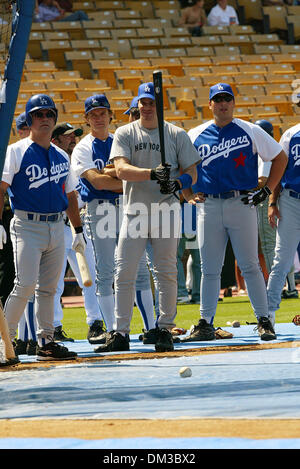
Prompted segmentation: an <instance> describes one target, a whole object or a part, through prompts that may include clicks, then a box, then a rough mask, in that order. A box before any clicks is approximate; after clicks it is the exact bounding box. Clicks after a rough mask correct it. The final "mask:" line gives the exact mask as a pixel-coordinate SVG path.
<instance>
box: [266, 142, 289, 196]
mask: <svg viewBox="0 0 300 469" xmlns="http://www.w3.org/2000/svg"><path fill="white" fill-rule="evenodd" d="M287 162H288V157H287V156H286V154H285V152H284V151H283V150H282V151H281V152H280V153H279V154H278V155H277V156H276V157H275V158H274V160H273V161H272V166H271V170H270V174H269V177H268V179H267V182H266V185H267V186H268V187H269V189H270V190H271V191H273V190H274V189H275V188H276V187H277V185H278V184H279V182H280V181H281V178H282V176H283V174H284V171H285V168H286V165H287Z"/></svg>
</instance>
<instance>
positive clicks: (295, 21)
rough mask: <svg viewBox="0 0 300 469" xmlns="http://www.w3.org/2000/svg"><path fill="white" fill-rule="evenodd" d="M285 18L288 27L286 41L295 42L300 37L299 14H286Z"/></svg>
mask: <svg viewBox="0 0 300 469" xmlns="http://www.w3.org/2000/svg"><path fill="white" fill-rule="evenodd" d="M299 6H300V5H299ZM285 19H286V23H287V28H288V43H289V44H295V42H298V41H299V39H300V14H299V15H288V16H286V18H285Z"/></svg>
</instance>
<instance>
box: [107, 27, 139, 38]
mask: <svg viewBox="0 0 300 469" xmlns="http://www.w3.org/2000/svg"><path fill="white" fill-rule="evenodd" d="M111 34H112V37H113V38H114V39H135V38H137V37H138V34H137V29H135V28H124V29H117V28H114V29H112V31H111Z"/></svg>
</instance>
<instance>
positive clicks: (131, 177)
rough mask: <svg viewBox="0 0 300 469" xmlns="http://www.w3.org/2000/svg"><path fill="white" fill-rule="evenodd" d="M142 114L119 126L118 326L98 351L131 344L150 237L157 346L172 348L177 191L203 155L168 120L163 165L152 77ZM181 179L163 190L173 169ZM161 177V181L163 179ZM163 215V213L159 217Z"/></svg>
mask: <svg viewBox="0 0 300 469" xmlns="http://www.w3.org/2000/svg"><path fill="white" fill-rule="evenodd" d="M138 107H139V110H140V116H141V117H140V119H139V120H136V121H134V122H131V123H129V124H126V125H124V126H122V127H119V128H118V129H117V130H116V132H115V135H114V140H113V144H112V149H111V158H110V159H111V160H112V161H113V163H114V165H115V168H116V174H117V176H118V177H119V178H120V179H122V180H123V183H124V216H123V220H122V225H121V229H120V236H119V242H118V248H117V269H116V279H115V297H116V300H115V303H116V308H115V316H116V324H115V330H114V331H112V332H111V333H110V334H109V336H108V337H107V341H106V343H105V345H103V346H99V348H98V349H97V351H99V352H110V351H115V350H129V340H128V334H129V332H130V322H131V317H132V311H133V303H134V281H135V277H136V272H137V267H138V264H139V261H140V258H141V256H142V255H143V253H144V251H145V249H146V246H147V242H148V240H149V239H150V241H151V244H152V248H153V263H154V267H155V271H156V275H157V278H158V283H159V312H160V315H159V318H158V327H157V328H156V329H155V336H156V340H155V349H156V351H159V352H163V351H170V350H173V348H174V346H173V338H172V334H171V333H170V330H171V329H172V328H173V327H174V325H175V324H174V320H175V316H176V299H177V268H176V260H177V256H176V254H177V245H178V239H179V237H180V231H181V228H180V221H181V220H180V204H179V201H178V198H176V197H175V196H174V194H173V192H174V191H175V190H179V189H181V188H182V187H188V186H189V185H191V184H192V183H193V181H195V180H196V163H198V161H199V156H198V154H197V152H196V151H195V149H194V147H193V146H192V145H191V142H190V141H189V138H188V136H187V134H186V132H185V131H184V130H183V129H180V128H179V127H176V126H174V125H172V124H169V123H167V122H165V123H164V134H165V145H166V148H167V149H168V150H167V155H166V159H167V162H168V165H167V166H165V167H162V165H161V164H160V163H161V153H160V144H159V132H158V122H157V115H156V105H155V96H154V87H153V83H151V82H150V83H143V84H141V85H140V86H139V89H138ZM179 168H181V170H182V173H183V174H182V175H181V176H180V179H176V184H175V183H174V181H173V183H172V184H171V185H172V187H168V192H169V193H168V194H162V193H161V190H162V189H163V188H162V187H160V184H161V183H162V182H163V181H167V180H168V178H169V176H170V175H171V176H172V177H173V178H174V177H175V178H177V177H179V174H180V172H179ZM158 183H159V185H158ZM160 215H161V217H160Z"/></svg>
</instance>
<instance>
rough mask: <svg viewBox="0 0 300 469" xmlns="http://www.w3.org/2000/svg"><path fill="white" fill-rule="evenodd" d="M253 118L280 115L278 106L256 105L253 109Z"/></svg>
mask: <svg viewBox="0 0 300 469" xmlns="http://www.w3.org/2000/svg"><path fill="white" fill-rule="evenodd" d="M251 112H252V115H253V118H255V119H260V118H261V119H267V118H268V117H274V116H280V112H279V111H278V109H277V107H276V106H255V107H253V108H252V109H251Z"/></svg>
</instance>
